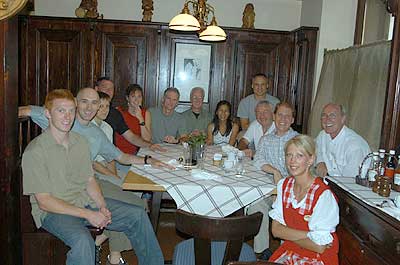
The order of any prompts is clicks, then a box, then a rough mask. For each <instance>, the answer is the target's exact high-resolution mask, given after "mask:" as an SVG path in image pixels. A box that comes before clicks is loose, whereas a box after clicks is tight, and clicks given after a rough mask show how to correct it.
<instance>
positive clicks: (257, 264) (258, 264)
mask: <svg viewBox="0 0 400 265" xmlns="http://www.w3.org/2000/svg"><path fill="white" fill-rule="evenodd" d="M278 264H280V263H275V262H268V261H247V262H242V261H232V262H229V263H228V265H278Z"/></svg>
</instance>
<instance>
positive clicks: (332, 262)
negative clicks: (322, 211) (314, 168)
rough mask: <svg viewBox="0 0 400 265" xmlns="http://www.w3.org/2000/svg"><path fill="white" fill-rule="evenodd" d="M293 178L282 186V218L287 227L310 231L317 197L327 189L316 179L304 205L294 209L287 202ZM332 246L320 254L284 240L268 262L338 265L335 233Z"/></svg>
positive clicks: (285, 181) (286, 180)
mask: <svg viewBox="0 0 400 265" xmlns="http://www.w3.org/2000/svg"><path fill="white" fill-rule="evenodd" d="M293 185H294V178H293V177H290V178H286V179H285V180H284V182H283V186H282V205H283V217H284V220H285V223H286V225H287V226H288V227H290V228H294V229H297V230H303V231H310V229H309V227H308V220H309V217H310V216H311V215H312V213H313V209H314V207H315V205H316V203H317V201H318V199H319V196H320V195H321V194H322V193H323V192H324V191H325V190H327V189H329V187H328V186H327V185H326V184H325V183H324V182H323V181H322V179H321V178H316V179H315V180H314V183H313V184H312V185H311V186H310V189H309V190H308V192H307V194H306V199H305V200H306V202H305V205H304V206H302V207H300V208H298V209H294V208H293V207H292V204H291V203H289V202H288V199H289V195H290V191H291V190H292V189H293ZM332 236H333V242H332V246H331V247H329V248H327V249H325V251H324V252H323V253H322V254H319V253H317V252H314V251H311V250H308V249H304V248H302V247H300V246H299V245H297V244H296V243H294V242H292V241H289V240H285V242H284V243H283V244H282V245H281V246H280V247H279V248H278V249H277V250H276V251H275V252H274V254H273V255H272V256H271V258H270V259H269V261H274V262H278V263H283V264H301V265H308V264H314V265H316V264H325V265H328V264H329V265H338V264H339V260H338V252H339V240H338V237H337V235H336V233H332Z"/></svg>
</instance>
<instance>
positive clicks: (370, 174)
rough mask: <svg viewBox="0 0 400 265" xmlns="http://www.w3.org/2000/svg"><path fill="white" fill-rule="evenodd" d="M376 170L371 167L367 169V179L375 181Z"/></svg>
mask: <svg viewBox="0 0 400 265" xmlns="http://www.w3.org/2000/svg"><path fill="white" fill-rule="evenodd" d="M376 175H378V174H377V172H376V171H375V170H373V169H370V170H368V181H375V177H376Z"/></svg>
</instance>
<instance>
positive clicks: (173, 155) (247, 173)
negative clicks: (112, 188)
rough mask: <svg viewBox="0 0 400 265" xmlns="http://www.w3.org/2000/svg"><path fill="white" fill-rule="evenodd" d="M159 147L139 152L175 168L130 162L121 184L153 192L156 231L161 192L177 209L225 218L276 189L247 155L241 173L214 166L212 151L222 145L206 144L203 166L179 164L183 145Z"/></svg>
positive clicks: (233, 169)
mask: <svg viewBox="0 0 400 265" xmlns="http://www.w3.org/2000/svg"><path fill="white" fill-rule="evenodd" d="M161 147H162V148H164V149H165V151H164V152H160V151H157V152H155V151H152V150H150V149H148V148H141V149H140V150H139V152H138V155H139V156H144V155H149V156H151V157H152V158H155V159H158V160H160V161H163V162H164V163H169V164H171V165H172V166H174V167H175V169H169V168H166V167H161V168H160V167H152V166H150V165H136V164H133V165H132V166H131V167H130V169H129V171H128V173H127V175H126V177H125V180H124V183H123V185H122V188H123V189H124V190H132V191H151V192H153V197H152V200H151V202H152V207H151V212H150V219H151V222H152V225H153V227H154V229H155V230H157V226H158V218H159V212H160V204H161V198H162V193H163V192H168V193H169V195H170V196H171V197H172V198H173V200H174V201H175V203H176V206H177V208H178V209H181V210H184V211H187V212H190V213H194V214H199V215H205V216H211V217H226V216H228V215H231V214H232V213H234V212H236V211H238V210H240V209H243V208H244V207H246V206H248V205H249V204H251V203H252V202H254V201H256V200H258V199H260V198H266V197H268V196H270V195H271V194H273V193H274V191H276V185H275V184H274V181H273V176H272V175H270V174H267V173H265V172H263V171H261V170H260V169H258V168H256V167H255V166H254V165H253V161H252V160H251V159H250V158H247V157H246V158H244V160H243V165H242V166H243V170H241V171H240V172H237V171H236V170H235V167H233V168H230V169H225V168H224V167H223V166H221V165H219V166H216V165H213V157H214V154H216V153H221V154H223V152H222V148H221V146H207V147H206V149H205V155H204V160H203V161H204V162H203V168H199V166H197V165H195V166H190V167H185V166H183V165H182V163H181V162H180V161H181V160H182V159H181V158H182V155H183V146H182V144H162V145H161ZM238 173H240V174H238Z"/></svg>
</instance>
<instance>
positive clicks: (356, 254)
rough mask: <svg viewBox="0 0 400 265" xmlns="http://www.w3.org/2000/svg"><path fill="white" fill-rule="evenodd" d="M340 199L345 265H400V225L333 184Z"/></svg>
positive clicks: (341, 249)
mask: <svg viewBox="0 0 400 265" xmlns="http://www.w3.org/2000/svg"><path fill="white" fill-rule="evenodd" d="M329 185H330V187H331V189H332V191H333V192H334V193H335V194H336V196H337V197H338V199H339V212H340V226H339V227H338V236H339V241H340V251H339V257H340V262H341V264H377V265H378V264H398V260H399V258H400V248H399V246H400V222H399V221H398V220H396V219H395V218H393V217H391V216H389V215H388V214H386V213H384V212H383V211H380V210H378V209H376V208H374V207H372V206H370V205H368V204H366V203H365V202H363V201H361V200H360V199H359V198H357V197H355V196H354V195H352V194H350V193H348V192H346V191H345V190H343V189H342V188H340V187H339V186H338V185H336V184H335V183H332V182H330V183H329Z"/></svg>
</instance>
